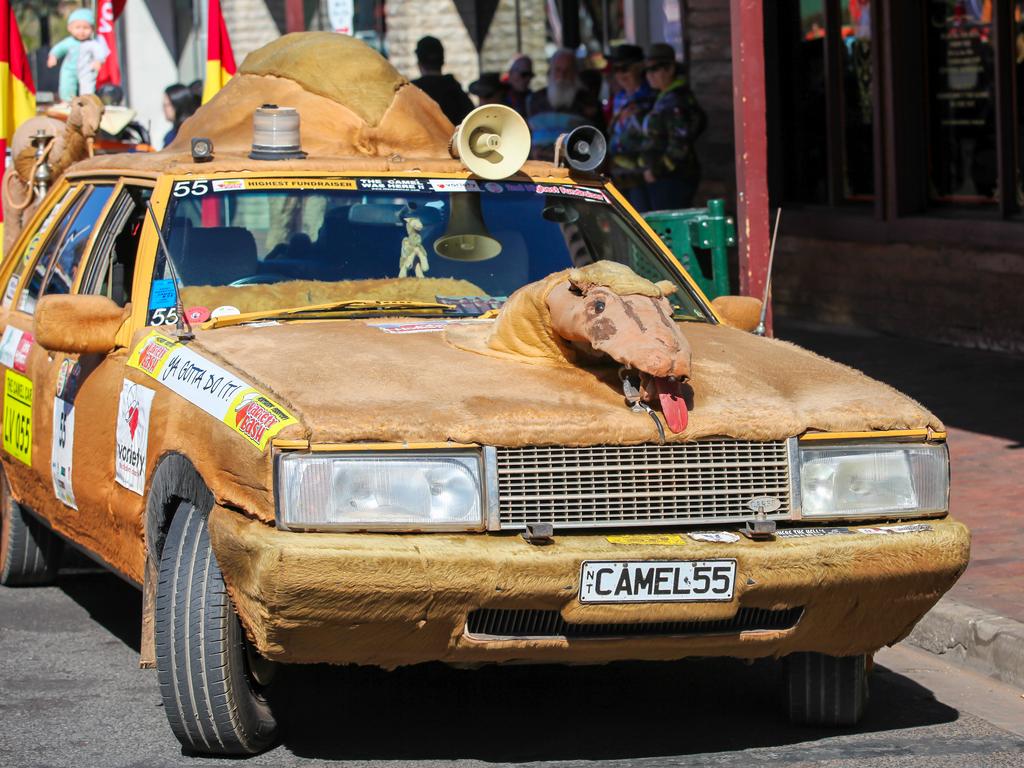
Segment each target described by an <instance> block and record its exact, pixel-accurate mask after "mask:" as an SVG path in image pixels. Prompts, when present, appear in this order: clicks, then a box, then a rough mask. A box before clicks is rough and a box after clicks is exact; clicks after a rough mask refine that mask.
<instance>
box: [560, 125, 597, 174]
mask: <svg viewBox="0 0 1024 768" xmlns="http://www.w3.org/2000/svg"><path fill="white" fill-rule="evenodd" d="M606 154H608V142H607V141H605V138H604V134H602V133H601V132H600V131H599V130H597V128H595V127H594V126H592V125H581V126H580V127H579V128H574V129H573V130H571V131H570V132H569V133H563V134H562V135H561V136H559V137H558V141H556V142H555V165H568V166H569V167H570V168H572V169H573V170H574V171H595V170H597V169H598V168H600V167H601V163H603V162H604V157H605V155H606Z"/></svg>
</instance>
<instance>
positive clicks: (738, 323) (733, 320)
mask: <svg viewBox="0 0 1024 768" xmlns="http://www.w3.org/2000/svg"><path fill="white" fill-rule="evenodd" d="M711 306H712V307H714V310H715V312H717V313H718V316H719V318H721V320H722V322H723V323H724V324H725V325H728V326H729V327H730V328H738V329H739V330H741V331H752V330H754V329H755V328H757V324H758V323H759V322H761V306H762V305H761V300H760V299H755V298H754V297H753V296H719V297H718V298H716V299H714V300H713V301H712V302H711Z"/></svg>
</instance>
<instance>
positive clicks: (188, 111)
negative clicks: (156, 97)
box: [164, 83, 199, 147]
mask: <svg viewBox="0 0 1024 768" xmlns="http://www.w3.org/2000/svg"><path fill="white" fill-rule="evenodd" d="M197 109H199V100H198V99H196V97H195V94H193V93H192V91H191V90H190V89H189V88H188V86H186V85H182V84H181V83H175V84H174V85H169V86H167V88H166V89H165V90H164V117H166V118H167V119H168V120H169V121H170V122H171V130H169V131H168V132H167V133H166V134H165V135H164V146H165V147H166V146H167V145H168V144H170V143H171V142H172V141H174V138H175V137H176V136H177V135H178V129H179V128H181V124H182V123H184V122H185V120H186V119H187V118H189V117H191V116H192V114H193V113H194V112H195V111H196V110H197Z"/></svg>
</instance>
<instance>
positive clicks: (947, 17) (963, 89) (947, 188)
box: [926, 0, 999, 203]
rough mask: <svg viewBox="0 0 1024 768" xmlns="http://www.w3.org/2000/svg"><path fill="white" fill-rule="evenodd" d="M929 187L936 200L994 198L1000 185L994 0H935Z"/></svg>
mask: <svg viewBox="0 0 1024 768" xmlns="http://www.w3.org/2000/svg"><path fill="white" fill-rule="evenodd" d="M926 30H927V32H926V50H927V61H928V103H927V108H928V139H929V141H928V147H929V162H928V165H929V168H928V189H929V196H930V197H931V199H932V200H934V201H937V202H953V203H994V202H995V201H996V193H997V190H998V176H999V174H998V167H999V166H998V157H997V152H996V101H995V80H996V72H995V53H994V50H993V43H994V40H993V37H994V29H993V25H992V3H991V1H990V0H929V2H928V23H927V26H926Z"/></svg>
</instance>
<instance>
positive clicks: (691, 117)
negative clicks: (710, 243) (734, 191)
mask: <svg viewBox="0 0 1024 768" xmlns="http://www.w3.org/2000/svg"><path fill="white" fill-rule="evenodd" d="M645 71H646V74H647V82H648V83H649V84H650V85H651V87H652V88H653V89H655V90H656V91H658V98H657V99H656V100H655V102H654V106H653V107H652V108H651V111H650V112H649V113H648V114H647V117H646V118H644V123H643V130H644V141H643V147H642V149H641V152H640V162H641V165H642V166H643V169H644V179H645V180H646V182H647V194H648V197H649V199H650V203H651V209H652V210H663V209H671V208H688V207H689V206H690V205H692V204H693V196H694V194H695V193H696V192H697V185H698V184H699V183H700V162H699V160H698V158H697V149H696V141H697V138H698V137H699V136H700V134H701V133H703V131H704V128H705V127H706V125H707V115H705V114H704V110H703V109H701V107H700V104H698V103H697V97H696V96H694V94H693V91H692V90H691V89H690V86H689V82H688V80H687V78H686V77H685V75H684V74H683V73H682V72H681V71H680V67H679V64H678V63H677V62H676V56H675V50H674V49H673V48H672V46H670V45H668V44H667V43H655V44H654V45H652V46H651V47H650V49H649V50H648V53H647V59H646V61H645Z"/></svg>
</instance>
